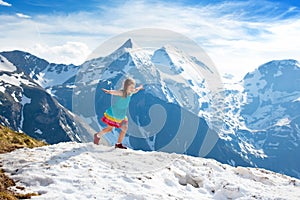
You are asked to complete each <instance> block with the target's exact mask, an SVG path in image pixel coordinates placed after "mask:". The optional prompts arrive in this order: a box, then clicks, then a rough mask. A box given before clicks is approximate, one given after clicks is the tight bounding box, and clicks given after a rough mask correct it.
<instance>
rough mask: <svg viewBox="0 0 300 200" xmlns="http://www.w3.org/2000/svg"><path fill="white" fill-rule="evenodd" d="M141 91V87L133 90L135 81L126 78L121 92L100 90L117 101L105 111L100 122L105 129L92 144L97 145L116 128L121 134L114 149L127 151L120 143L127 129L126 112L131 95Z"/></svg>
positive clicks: (96, 136) (96, 135) (95, 136)
mask: <svg viewBox="0 0 300 200" xmlns="http://www.w3.org/2000/svg"><path fill="white" fill-rule="evenodd" d="M142 89H143V85H140V86H139V87H137V88H135V81H134V80H133V79H131V78H128V79H126V80H125V81H124V85H123V90H106V89H103V88H102V90H103V91H104V92H105V93H108V94H111V95H115V96H117V99H116V101H115V103H113V105H112V106H111V107H110V108H108V109H107V110H106V111H105V113H104V116H103V117H102V119H101V120H102V121H103V122H104V123H105V124H107V127H106V128H104V129H102V130H101V131H99V132H98V133H96V134H95V135H94V144H99V140H100V137H101V136H102V135H104V134H106V133H108V132H110V131H112V129H113V128H114V127H116V128H121V132H120V135H119V138H118V142H117V143H116V144H115V147H116V148H121V149H127V148H126V147H125V146H123V145H122V141H123V139H124V136H125V134H126V131H127V129H128V119H127V117H126V111H127V108H128V106H129V102H130V99H131V96H132V94H135V93H137V92H138V91H140V90H142Z"/></svg>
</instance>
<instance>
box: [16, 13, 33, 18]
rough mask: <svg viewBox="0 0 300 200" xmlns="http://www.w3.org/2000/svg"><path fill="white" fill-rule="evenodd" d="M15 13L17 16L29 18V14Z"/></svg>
mask: <svg viewBox="0 0 300 200" xmlns="http://www.w3.org/2000/svg"><path fill="white" fill-rule="evenodd" d="M16 15H17V16H18V17H20V18H24V19H30V18H31V17H30V16H29V15H25V14H23V13H17V14H16Z"/></svg>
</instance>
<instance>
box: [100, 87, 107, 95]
mask: <svg viewBox="0 0 300 200" xmlns="http://www.w3.org/2000/svg"><path fill="white" fill-rule="evenodd" d="M101 89H102V90H103V92H105V93H107V94H109V90H107V89H104V88H101Z"/></svg>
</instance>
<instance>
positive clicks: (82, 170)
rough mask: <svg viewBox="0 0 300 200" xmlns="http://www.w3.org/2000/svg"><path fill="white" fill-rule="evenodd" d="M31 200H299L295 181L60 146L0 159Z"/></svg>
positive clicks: (201, 162) (211, 163)
mask: <svg viewBox="0 0 300 200" xmlns="http://www.w3.org/2000/svg"><path fill="white" fill-rule="evenodd" d="M0 159H1V162H2V163H1V164H2V165H3V168H4V170H5V171H6V172H7V174H8V175H9V176H10V177H11V178H13V179H14V180H15V181H17V186H25V187H26V189H25V191H19V190H18V189H16V188H14V189H15V190H18V192H23V193H26V192H35V193H39V194H41V195H40V196H37V197H32V199H47V200H48V199H128V200H129V199H130V200H131V199H220V200H223V199H293V200H294V199H300V181H299V180H298V179H295V178H291V177H288V176H284V175H281V174H277V173H274V172H271V171H267V170H263V169H255V168H243V167H237V168H234V167H231V166H229V165H224V164H221V163H219V162H217V161H215V160H212V159H204V158H196V157H191V156H186V155H180V154H169V153H163V152H143V151H134V150H130V149H128V150H121V149H114V148H113V147H107V146H102V145H99V146H96V145H94V144H92V143H74V142H69V143H59V144H56V145H50V146H45V147H39V148H34V149H19V150H16V151H13V152H11V153H7V154H1V155H0Z"/></svg>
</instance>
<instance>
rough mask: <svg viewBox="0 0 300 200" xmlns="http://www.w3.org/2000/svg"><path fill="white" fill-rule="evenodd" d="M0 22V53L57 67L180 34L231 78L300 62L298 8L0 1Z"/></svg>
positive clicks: (288, 0)
mask: <svg viewBox="0 0 300 200" xmlns="http://www.w3.org/2000/svg"><path fill="white" fill-rule="evenodd" d="M0 21H1V25H0V44H1V46H0V51H5V50H13V49H20V50H24V51H28V52H30V53H33V54H35V55H37V56H39V57H42V58H45V59H47V60H49V61H52V62H59V63H75V64H80V63H82V62H83V61H84V60H85V59H86V58H87V57H88V55H89V54H90V53H91V52H92V51H93V50H94V49H95V48H97V47H98V46H99V45H100V44H101V43H102V42H104V41H106V40H108V39H109V38H111V37H113V36H116V35H118V34H121V33H123V32H126V31H131V30H134V29H139V28H164V29H169V30H172V31H175V32H178V33H181V34H183V35H185V36H187V37H189V38H191V39H192V40H194V41H195V42H197V43H198V44H199V45H200V46H201V47H202V48H203V49H204V50H205V51H206V52H207V53H208V55H209V56H210V57H211V59H212V60H213V62H214V63H215V64H216V66H217V68H218V69H219V71H220V72H221V73H231V74H234V75H236V76H237V77H242V76H243V75H245V73H247V72H249V71H252V70H253V69H254V68H256V67H258V66H259V65H261V64H263V63H265V62H268V61H270V60H276V59H290V58H291V59H296V60H300V55H298V54H299V53H298V51H299V49H300V41H299V39H298V36H299V35H300V1H298V0H285V1H283V0H282V1H274V0H273V1H264V0H262V1H254V0H250V1H221V0H213V1H211V0H210V1H209V0H202V1H188V0H185V1H158V0H156V1H147V0H139V1H133V0H130V1H121V0H120V1H103V0H101V1H100V0H92V1H78V0H77V1H76V0H65V1H57V0H54V1H45V0H24V1H20V0H0Z"/></svg>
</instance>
